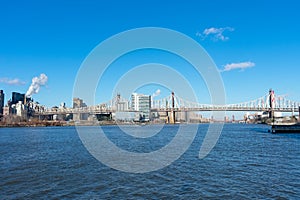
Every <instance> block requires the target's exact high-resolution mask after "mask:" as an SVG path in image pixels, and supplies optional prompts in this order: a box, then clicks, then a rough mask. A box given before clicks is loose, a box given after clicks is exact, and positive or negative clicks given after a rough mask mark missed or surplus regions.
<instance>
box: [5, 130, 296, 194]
mask: <svg viewBox="0 0 300 200" xmlns="http://www.w3.org/2000/svg"><path fill="white" fill-rule="evenodd" d="M128 127H129V126H128ZM128 127H127V128H128ZM86 128H87V131H90V132H93V131H95V129H96V128H98V127H86ZM131 128H132V130H134V129H135V127H131ZM142 128H143V129H145V130H147V129H148V130H149V129H152V128H153V127H152V126H144V127H142ZM207 128H208V124H201V125H199V128H198V132H197V135H196V137H195V139H194V140H193V143H192V144H191V145H190V147H189V148H188V149H187V151H186V152H185V153H184V154H183V155H182V156H181V157H180V158H179V159H178V160H176V161H174V162H173V163H172V164H171V165H169V166H167V167H165V168H162V169H159V170H157V171H153V172H148V173H140V174H136V173H126V172H122V171H118V170H115V169H112V168H109V167H107V166H106V165H104V164H102V163H101V162H99V161H98V160H97V159H95V158H94V157H93V156H92V155H91V154H90V153H89V152H88V151H87V150H86V148H85V147H84V145H83V144H82V142H81V140H80V138H79V136H78V134H77V132H76V129H75V128H74V127H42V128H1V129H0V199H204V198H213V199H252V198H256V199H281V198H283V199H299V198H300V134H271V133H268V127H267V126H263V125H245V124H227V125H225V126H224V128H223V132H222V134H221V136H220V139H219V141H218V142H217V144H216V146H215V147H214V148H213V150H212V151H211V152H210V153H209V154H208V156H206V157H205V158H204V159H199V157H198V156H199V149H200V146H201V143H202V141H203V139H204V136H205V134H206V131H207ZM129 129H130V127H129ZM103 130H104V132H105V133H106V134H107V137H108V138H109V139H110V140H111V141H112V142H113V143H115V144H117V145H118V146H119V147H120V148H125V149H126V148H128V149H130V150H131V151H136V152H139V151H141V149H146V150H145V151H150V150H157V149H159V148H162V147H163V146H164V145H165V144H167V143H168V142H170V141H171V140H172V138H173V137H174V133H176V131H177V130H178V125H174V126H171V125H169V126H165V127H164V128H163V130H162V131H161V133H160V134H157V135H155V136H153V137H151V138H133V137H131V136H130V137H129V136H128V135H126V134H124V133H123V132H122V129H120V128H119V127H118V126H105V127H103Z"/></svg>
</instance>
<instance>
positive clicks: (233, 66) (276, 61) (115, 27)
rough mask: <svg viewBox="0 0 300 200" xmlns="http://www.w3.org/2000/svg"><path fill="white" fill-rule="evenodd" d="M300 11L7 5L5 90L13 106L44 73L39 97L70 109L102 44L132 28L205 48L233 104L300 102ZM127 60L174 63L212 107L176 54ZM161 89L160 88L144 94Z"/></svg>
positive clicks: (114, 75) (251, 4)
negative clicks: (163, 31) (86, 64)
mask: <svg viewBox="0 0 300 200" xmlns="http://www.w3.org/2000/svg"><path fill="white" fill-rule="evenodd" d="M299 9H300V3H298V2H297V1H290V0H285V1H281V0H279V1H256V0H254V1H253V0H251V1H240V2H239V1H221V0H219V1H214V0H206V1H201V0H198V1H196V0H195V1H174V0H173V1H158V0H154V1H55V0H52V1H30V0H29V1H1V2H0V89H3V90H4V92H5V94H6V100H8V98H10V96H11V92H12V91H18V92H22V93H25V92H26V91H27V89H28V88H29V86H30V84H31V79H32V78H33V77H35V76H39V75H40V74H41V73H44V74H46V75H47V76H48V82H47V84H46V85H45V86H44V87H42V88H41V90H40V92H39V93H38V94H34V95H33V98H34V99H35V100H37V101H39V102H40V103H41V104H44V105H47V106H54V105H59V104H60V102H66V103H67V105H68V106H70V105H71V102H72V98H73V97H72V91H73V84H74V81H75V78H76V74H77V72H78V70H79V68H80V66H81V63H82V62H83V61H84V59H85V58H86V56H88V54H89V53H90V52H91V51H92V50H93V49H94V48H95V47H96V46H97V45H98V44H99V43H100V42H101V41H103V40H105V39H107V38H109V37H111V36H113V35H115V34H117V33H119V32H122V31H126V30H128V29H134V28H140V27H163V28H169V29H173V30H176V31H179V32H182V33H183V34H186V35H187V36H189V37H191V38H193V39H194V40H196V41H197V42H199V44H200V45H202V46H203V47H204V48H205V50H206V51H207V53H208V54H209V55H210V56H211V58H212V59H213V60H214V62H215V64H216V66H217V67H218V68H219V69H220V71H221V72H220V73H221V76H222V79H223V81H224V85H225V89H226V96H227V102H228V103H237V102H244V101H248V100H251V99H256V98H258V97H260V96H262V95H264V94H266V93H267V92H268V90H269V88H273V89H274V90H275V93H277V94H287V95H288V98H289V99H291V100H295V101H300V87H299V75H300V73H299V72H300V68H299V66H300V55H299V52H300V40H299V35H300V23H299V19H300V12H299ZM127 57H128V58H124V59H123V63H122V62H121V61H122V59H120V60H118V61H116V63H117V64H118V63H119V64H120V65H126V66H127V67H126V69H128V70H129V69H130V67H134V65H135V64H141V63H143V62H151V61H152V62H153V61H154V62H162V63H165V62H166V63H167V62H169V63H167V64H169V65H170V66H173V67H174V68H175V69H177V70H179V72H180V73H182V74H183V75H185V76H187V78H188V79H191V84H192V85H194V87H196V88H198V91H197V96H198V98H199V99H201V101H203V103H208V102H209V93H208V92H207V89H206V87H205V84H204V82H203V80H202V79H201V77H200V78H199V80H198V79H197V80H196V79H195V78H193V77H194V76H193V75H192V74H193V70H192V69H191V68H190V67H188V66H186V65H184V63H181V64H182V65H181V71H180V69H179V67H178V66H176V63H178V62H177V61H176V59H177V58H175V57H174V56H173V58H170V55H167V54H166V53H161V52H155V51H151V50H148V51H140V52H136V55H135V57H134V56H131V55H129V56H127ZM171 57H172V56H171ZM182 62H184V61H182ZM182 66H184V67H182ZM224 69H226V70H224ZM113 70H114V67H112V68H111V70H110V73H107V77H106V78H105V79H104V81H103V83H102V84H104V85H102V86H104V88H106V90H100V89H99V91H97V95H96V102H99V103H100V102H103V101H107V100H108V99H109V98H110V97H111V91H110V89H109V88H110V87H109V86H111V85H113V84H115V81H117V80H118V78H119V77H120V76H122V71H118V70H117V69H115V71H113ZM194 79H195V80H194ZM99 88H101V87H99ZM156 89H157V85H154V86H152V87H144V88H140V89H139V92H142V93H147V94H152V93H154V92H155V90H156ZM175 92H176V91H175ZM120 93H122V91H120ZM160 95H161V97H164V96H166V95H168V94H167V90H164V89H163V88H162V92H161V94H160ZM157 98H158V97H157Z"/></svg>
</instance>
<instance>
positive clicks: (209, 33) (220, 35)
mask: <svg viewBox="0 0 300 200" xmlns="http://www.w3.org/2000/svg"><path fill="white" fill-rule="evenodd" d="M225 31H230V32H232V31H234V28H232V27H223V28H215V27H211V28H206V29H204V31H203V32H202V33H201V32H197V33H196V35H197V36H199V37H201V38H202V40H204V39H206V38H210V39H212V40H214V41H219V40H221V41H226V40H229V37H228V36H225V35H224V32H225Z"/></svg>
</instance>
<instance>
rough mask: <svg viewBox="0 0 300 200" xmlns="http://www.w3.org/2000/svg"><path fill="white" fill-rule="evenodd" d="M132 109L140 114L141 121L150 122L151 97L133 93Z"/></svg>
mask: <svg viewBox="0 0 300 200" xmlns="http://www.w3.org/2000/svg"><path fill="white" fill-rule="evenodd" d="M131 108H132V110H134V111H140V112H139V118H140V120H146V121H147V120H149V116H150V109H151V96H150V95H144V94H137V93H132V95H131Z"/></svg>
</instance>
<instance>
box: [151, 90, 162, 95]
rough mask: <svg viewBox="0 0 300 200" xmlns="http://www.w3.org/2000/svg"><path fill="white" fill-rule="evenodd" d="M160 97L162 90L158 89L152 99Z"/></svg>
mask: <svg viewBox="0 0 300 200" xmlns="http://www.w3.org/2000/svg"><path fill="white" fill-rule="evenodd" d="M159 95H160V89H157V90H156V91H155V93H153V94H152V97H157V96H159Z"/></svg>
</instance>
